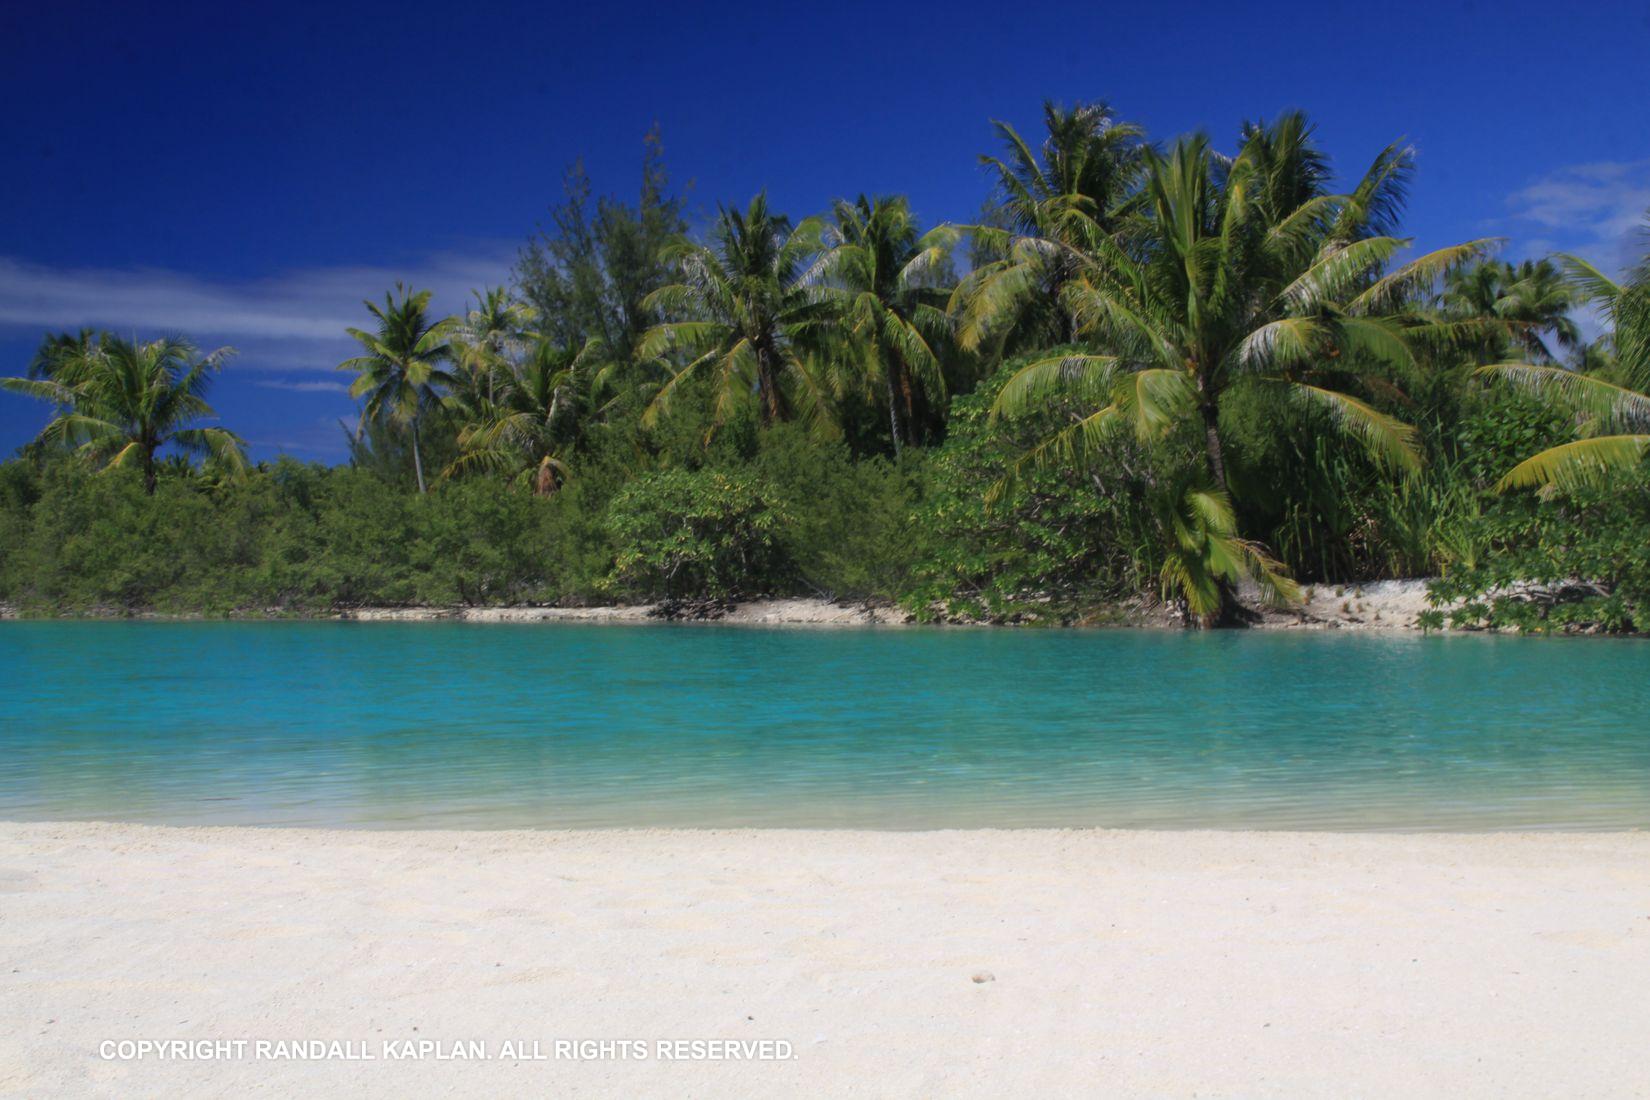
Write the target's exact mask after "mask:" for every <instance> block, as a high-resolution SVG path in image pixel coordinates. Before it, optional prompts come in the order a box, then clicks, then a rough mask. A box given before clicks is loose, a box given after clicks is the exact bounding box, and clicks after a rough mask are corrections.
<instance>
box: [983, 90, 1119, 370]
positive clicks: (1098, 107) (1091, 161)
mask: <svg viewBox="0 0 1650 1100" xmlns="http://www.w3.org/2000/svg"><path fill="white" fill-rule="evenodd" d="M992 125H993V127H994V128H995V129H996V131H997V135H998V137H999V138H1000V139H1001V141H1002V143H1003V147H1004V155H1003V156H1002V157H993V156H982V157H981V158H980V163H981V164H983V165H985V167H986V168H987V169H988V170H989V171H990V173H991V175H992V177H993V192H994V198H993V208H992V213H993V216H994V220H996V221H997V222H999V223H1001V224H999V225H977V226H974V227H972V231H973V235H974V240H975V248H976V250H977V252H978V253H979V254H980V257H979V259H980V262H977V263H976V264H975V265H974V268H973V270H972V271H971V272H970V273H969V275H968V277H967V278H965V279H964V280H963V281H962V282H961V283H959V284H958V285H957V288H956V293H955V296H954V298H953V309H954V310H955V311H956V312H957V314H958V315H959V317H960V318H961V326H960V336H961V340H962V343H963V346H964V347H966V348H968V349H969V350H974V349H976V348H978V347H980V346H981V345H982V344H983V343H986V342H987V341H990V340H992V339H994V338H995V339H996V340H998V341H1001V340H1003V339H1006V338H1007V337H1008V335H1009V334H1010V331H1011V330H1012V329H1014V328H1019V329H1021V330H1023V331H1024V332H1025V333H1026V336H1027V339H1029V340H1032V341H1036V340H1039V339H1040V340H1043V341H1044V342H1045V344H1046V343H1062V342H1065V341H1068V340H1069V339H1070V338H1071V335H1072V330H1071V327H1070V317H1069V314H1067V313H1066V312H1065V311H1064V310H1063V309H1061V308H1060V295H1061V293H1062V291H1063V289H1064V287H1065V285H1066V284H1067V283H1068V282H1069V281H1070V280H1071V279H1072V278H1074V277H1075V275H1076V270H1077V264H1076V262H1075V261H1074V259H1073V257H1072V253H1073V252H1074V251H1077V252H1081V251H1083V250H1086V249H1088V248H1090V247H1092V246H1093V245H1094V244H1095V242H1096V241H1098V240H1099V239H1101V238H1103V237H1106V236H1108V235H1110V234H1112V233H1115V232H1117V231H1118V229H1119V228H1120V227H1121V226H1122V224H1123V223H1124V221H1125V220H1126V218H1127V216H1128V215H1129V213H1130V212H1131V211H1132V210H1133V209H1134V208H1135V206H1136V203H1137V200H1138V185H1139V182H1140V178H1141V173H1142V170H1143V168H1144V166H1145V154H1146V152H1147V148H1148V147H1147V145H1146V144H1145V139H1144V131H1143V130H1142V129H1141V128H1140V127H1138V126H1136V125H1134V124H1133V123H1129V122H1122V121H1119V120H1118V119H1117V118H1116V117H1115V116H1114V115H1113V114H1112V112H1111V109H1110V108H1109V107H1108V106H1107V105H1106V104H1104V103H1093V104H1079V105H1078V106H1076V107H1073V108H1071V109H1069V110H1067V109H1065V108H1062V107H1060V106H1058V105H1056V104H1054V103H1052V102H1046V103H1044V104H1043V125H1044V127H1045V129H1046V131H1047V136H1046V137H1045V138H1044V140H1043V143H1042V147H1041V149H1040V150H1038V151H1034V150H1033V149H1032V147H1031V146H1030V144H1028V143H1027V142H1026V140H1025V139H1024V138H1023V137H1021V136H1020V134H1019V132H1018V131H1016V130H1015V129H1014V127H1012V126H1010V125H1009V124H1008V123H1006V122H994V123H992Z"/></svg>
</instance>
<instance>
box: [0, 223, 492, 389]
mask: <svg viewBox="0 0 1650 1100" xmlns="http://www.w3.org/2000/svg"><path fill="white" fill-rule="evenodd" d="M513 258H514V253H513V251H512V250H511V249H510V248H509V247H505V246H500V247H494V248H489V249H485V250H482V251H479V252H477V253H475V254H469V255H466V254H461V253H442V254H436V255H432V256H429V257H427V258H426V259H424V260H422V261H420V262H418V263H413V264H407V265H404V266H401V267H393V266H390V265H360V266H351V267H327V268H313V269H308V270H299V271H291V272H286V273H282V274H279V275H274V276H269V277H265V278H259V279H251V280H241V281H235V280H216V279H207V278H202V277H200V276H197V275H191V274H188V273H185V272H177V271H168V270H162V269H143V268H132V269H113V268H60V267H53V266H49V265H45V264H37V263H31V262H28V261H24V260H18V259H12V258H7V257H0V330H21V331H24V332H28V333H39V332H44V331H46V330H56V329H77V328H81V327H104V328H112V329H115V330H116V331H127V330H130V331H133V332H136V333H138V334H140V335H145V334H156V333H184V334H187V335H188V336H190V337H191V338H193V339H194V340H196V341H197V342H198V343H200V344H202V345H207V346H211V345H216V344H220V343H227V344H232V345H234V346H235V347H237V348H239V349H240V350H241V353H242V354H241V355H240V356H238V357H237V359H236V360H235V361H234V362H235V363H236V364H238V365H240V366H245V367H261V368H275V369H283V370H331V369H332V368H333V367H334V366H335V365H336V364H337V363H338V362H339V360H340V359H342V358H344V357H345V356H347V355H348V354H349V348H350V347H351V346H352V343H351V341H350V339H349V336H348V335H347V334H346V333H345V332H344V329H345V327H346V326H349V325H356V326H361V325H363V324H364V323H365V321H367V320H369V318H368V317H367V315H366V311H365V310H364V309H362V308H361V302H362V300H363V299H365V298H372V299H375V300H376V299H380V298H382V297H383V295H384V293H385V291H387V290H388V289H389V288H390V287H392V286H393V285H394V284H395V283H396V282H397V281H398V280H399V281H401V282H405V283H408V284H409V285H411V286H414V287H417V288H420V289H425V288H427V289H430V290H433V291H434V292H435V300H434V303H433V305H434V308H435V309H436V310H437V311H438V312H440V313H447V312H453V311H457V310H460V309H462V308H464V304H465V302H466V300H467V299H468V297H469V293H470V291H471V289H473V288H478V287H484V286H497V285H499V284H501V283H504V282H506V281H507V280H508V277H509V270H510V264H511V262H512V260H513Z"/></svg>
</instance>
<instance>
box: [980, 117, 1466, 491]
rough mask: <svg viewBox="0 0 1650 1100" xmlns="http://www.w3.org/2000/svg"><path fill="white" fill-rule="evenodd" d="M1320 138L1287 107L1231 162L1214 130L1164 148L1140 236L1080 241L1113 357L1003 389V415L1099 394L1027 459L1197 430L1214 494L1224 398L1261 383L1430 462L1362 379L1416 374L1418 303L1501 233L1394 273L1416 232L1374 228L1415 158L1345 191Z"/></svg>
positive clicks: (1152, 166)
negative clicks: (1323, 162)
mask: <svg viewBox="0 0 1650 1100" xmlns="http://www.w3.org/2000/svg"><path fill="white" fill-rule="evenodd" d="M1310 133H1311V131H1310V127H1307V126H1305V125H1304V123H1303V122H1302V121H1301V120H1299V119H1298V117H1296V116H1285V119H1284V120H1282V121H1280V123H1278V124H1274V125H1273V126H1271V127H1266V128H1259V127H1251V128H1249V129H1248V130H1247V131H1246V140H1245V142H1244V144H1243V147H1242V149H1241V151H1240V152H1239V154H1238V156H1237V157H1236V158H1234V159H1233V160H1231V161H1230V162H1226V161H1223V160H1222V159H1221V158H1219V157H1217V156H1216V155H1215V154H1214V153H1213V151H1212V150H1211V149H1210V148H1209V144H1208V141H1207V139H1206V138H1203V137H1202V136H1197V137H1192V138H1188V139H1185V140H1183V141H1181V142H1180V143H1179V144H1178V145H1177V146H1176V147H1175V148H1174V149H1173V150H1172V151H1171V152H1170V153H1169V154H1168V155H1166V156H1164V155H1159V154H1156V153H1148V154H1147V172H1146V178H1145V182H1144V185H1143V188H1142V203H1143V207H1144V209H1143V211H1142V217H1143V222H1142V224H1141V225H1140V226H1139V228H1138V229H1136V230H1133V231H1131V235H1132V237H1133V239H1132V240H1130V241H1126V242H1125V241H1118V240H1113V239H1110V238H1101V239H1099V240H1097V241H1096V242H1095V244H1094V245H1093V246H1092V247H1091V248H1090V249H1088V250H1086V251H1080V250H1077V249H1067V250H1066V254H1067V255H1068V256H1070V257H1072V258H1073V259H1074V260H1075V261H1076V265H1077V266H1076V270H1077V275H1076V277H1075V278H1074V279H1073V280H1072V281H1071V282H1070V283H1068V284H1067V287H1066V290H1065V292H1064V294H1063V300H1064V302H1065V304H1066V307H1067V308H1068V309H1069V310H1070V312H1071V314H1072V316H1073V318H1074V321H1075V324H1076V328H1077V330H1078V332H1079V334H1080V335H1082V336H1083V337H1085V338H1087V339H1089V340H1091V341H1092V342H1093V343H1094V344H1095V345H1096V346H1097V347H1098V348H1099V349H1100V353H1097V354H1087V353H1074V354H1067V355H1062V356H1056V357H1051V358H1045V359H1042V360H1039V361H1036V362H1033V363H1031V364H1030V365H1028V366H1026V367H1025V368H1024V369H1022V370H1020V371H1019V372H1017V373H1016V374H1015V375H1014V377H1013V378H1011V379H1010V380H1009V381H1008V382H1007V384H1006V385H1005V386H1004V387H1003V389H1002V390H1001V391H1000V393H999V394H998V397H997V399H996V403H995V406H994V410H993V412H994V414H995V415H1005V414H1006V415H1012V414H1017V413H1021V412H1024V411H1027V410H1029V409H1031V408H1033V407H1035V406H1038V405H1040V404H1041V403H1042V401H1043V400H1044V399H1045V398H1046V397H1047V396H1048V395H1050V394H1051V393H1052V392H1054V391H1057V390H1058V391H1066V392H1074V393H1076V394H1078V395H1080V396H1082V397H1083V398H1085V399H1087V400H1089V401H1090V402H1091V407H1092V411H1090V412H1088V413H1087V414H1086V415H1083V416H1081V417H1080V418H1079V419H1078V420H1077V421H1076V422H1075V423H1072V424H1070V425H1069V426H1067V427H1064V428H1062V429H1061V430H1059V431H1058V432H1056V433H1054V434H1053V435H1051V436H1050V437H1048V438H1047V439H1045V440H1044V441H1043V442H1042V443H1041V444H1039V446H1038V447H1037V448H1035V449H1034V450H1033V451H1032V452H1031V453H1030V454H1029V455H1027V456H1026V457H1025V459H1024V460H1023V461H1026V462H1033V463H1045V462H1055V461H1068V462H1069V461H1075V462H1079V463H1081V462H1082V461H1083V460H1084V459H1085V458H1086V457H1087V456H1088V455H1089V454H1090V452H1091V451H1092V450H1093V449H1094V445H1096V444H1098V443H1099V442H1100V441H1101V440H1102V439H1103V438H1104V437H1105V436H1106V435H1107V434H1108V433H1109V432H1111V431H1113V430H1115V429H1117V428H1120V427H1124V426H1128V427H1131V428H1132V429H1133V430H1134V432H1135V433H1136V435H1137V436H1138V437H1139V438H1140V439H1141V440H1143V441H1147V442H1151V441H1157V440H1162V439H1164V438H1165V437H1168V436H1170V435H1173V434H1175V433H1176V432H1179V431H1185V432H1186V434H1188V435H1195V436H1197V437H1198V438H1199V440H1200V442H1201V444H1202V446H1201V449H1202V450H1203V452H1204V465H1205V472H1206V475H1207V478H1208V483H1209V487H1210V488H1211V489H1212V490H1214V491H1216V492H1218V493H1225V492H1226V491H1227V463H1226V457H1225V450H1224V445H1223V443H1222V440H1221V429H1220V412H1221V404H1222V400H1223V398H1224V397H1225V396H1226V394H1227V393H1228V392H1230V391H1231V390H1232V388H1233V387H1235V386H1238V385H1244V386H1254V387H1261V388H1262V389H1263V390H1264V391H1267V392H1270V393H1271V394H1273V395H1274V397H1275V399H1276V400H1279V401H1285V402H1291V403H1294V404H1297V405H1299V406H1302V407H1306V408H1312V409H1318V410H1322V411H1323V412H1325V413H1327V414H1328V415H1329V417H1330V419H1331V421H1332V423H1334V424H1335V425H1336V426H1337V427H1338V428H1339V429H1340V430H1342V431H1344V432H1346V433H1348V434H1350V435H1351V436H1352V437H1354V438H1355V439H1356V440H1357V441H1358V442H1359V443H1361V444H1362V445H1363V446H1364V447H1365V448H1366V449H1367V450H1368V451H1370V452H1371V453H1372V454H1373V455H1374V457H1375V458H1376V459H1377V460H1378V461H1380V462H1382V463H1383V464H1385V465H1387V466H1389V467H1394V468H1398V469H1401V470H1413V469H1415V468H1417V467H1418V465H1419V463H1420V453H1419V451H1418V449H1417V446H1416V441H1415V433H1414V430H1413V429H1411V428H1410V427H1408V426H1407V425H1405V424H1403V423H1401V422H1400V421H1398V420H1396V419H1394V418H1393V417H1391V416H1389V415H1387V414H1385V413H1382V412H1380V411H1379V410H1378V409H1376V408H1375V407H1374V406H1372V405H1371V404H1369V403H1368V402H1367V401H1366V400H1364V399H1361V398H1359V397H1356V396H1354V395H1352V394H1350V393H1347V392H1345V389H1346V387H1347V386H1348V385H1356V384H1358V383H1359V382H1360V381H1361V380H1362V379H1364V378H1366V377H1370V376H1382V375H1395V376H1397V377H1399V378H1402V377H1404V376H1406V375H1408V374H1410V373H1412V372H1413V371H1414V370H1415V358H1414V354H1413V352H1412V350H1411V347H1410V343H1409V337H1410V335H1411V332H1410V329H1411V328H1412V327H1413V326H1416V325H1418V324H1419V323H1420V322H1418V321H1416V320H1415V319H1414V318H1413V317H1411V316H1409V315H1407V314H1405V315H1400V310H1402V309H1403V307H1404V306H1405V304H1406V302H1407V300H1408V299H1409V298H1411V297H1412V296H1413V295H1414V294H1415V292H1416V290H1417V288H1420V287H1425V286H1430V285H1431V284H1432V283H1433V282H1434V281H1435V280H1436V279H1437V278H1438V277H1439V276H1440V275H1441V274H1442V273H1443V272H1445V271H1447V270H1449V269H1451V268H1453V267H1454V266H1456V265H1458V264H1460V263H1462V262H1465V261H1467V260H1471V259H1473V258H1475V257H1477V256H1479V255H1481V254H1482V253H1483V252H1484V251H1485V249H1486V247H1487V245H1488V242H1482V241H1479V242H1471V243H1468V244H1463V245H1457V246H1455V247H1453V248H1447V249H1442V250H1439V251H1437V252H1433V253H1429V254H1427V255H1425V256H1422V257H1420V258H1419V259H1416V260H1414V261H1412V262H1410V263H1409V264H1407V265H1405V266H1403V267H1401V268H1399V269H1397V270H1396V271H1392V272H1391V273H1388V274H1384V275H1383V274H1382V271H1383V270H1384V269H1385V267H1386V265H1387V263H1388V261H1389V260H1390V259H1391V258H1392V257H1393V255H1394V254H1395V253H1396V252H1397V251H1398V250H1399V249H1400V248H1401V247H1403V246H1404V245H1405V244H1406V243H1407V242H1405V241H1403V240H1401V239H1399V238H1397V237H1393V236H1390V235H1387V234H1384V233H1375V232H1372V230H1373V229H1374V228H1376V227H1377V226H1379V225H1380V224H1381V223H1382V222H1383V221H1384V220H1385V218H1386V214H1387V211H1389V210H1390V208H1391V207H1392V206H1393V205H1394V204H1395V201H1396V200H1395V198H1394V192H1395V191H1397V190H1399V189H1401V186H1402V182H1403V179H1404V171H1403V165H1404V162H1405V158H1404V156H1403V155H1402V154H1401V152H1398V151H1395V150H1393V149H1390V148H1389V149H1388V150H1386V151H1383V153H1382V154H1381V156H1379V157H1378V158H1377V159H1376V161H1375V163H1374V164H1373V165H1371V167H1370V169H1369V171H1368V172H1367V173H1366V174H1365V176H1364V178H1363V180H1362V181H1361V182H1360V183H1359V185H1358V187H1356V188H1355V189H1353V191H1351V192H1349V193H1348V194H1345V195H1331V194H1327V193H1323V192H1322V191H1321V177H1320V178H1319V179H1318V180H1316V181H1315V180H1314V179H1313V176H1314V175H1315V172H1314V171H1313V170H1312V169H1311V165H1310V161H1311V160H1312V159H1313V158H1315V157H1316V155H1317V154H1316V151H1315V149H1314V148H1313V147H1312V145H1311V142H1310ZM1291 161H1293V162H1295V163H1293V164H1291V163H1290V162H1291ZM1301 162H1308V163H1304V164H1303V163H1301Z"/></svg>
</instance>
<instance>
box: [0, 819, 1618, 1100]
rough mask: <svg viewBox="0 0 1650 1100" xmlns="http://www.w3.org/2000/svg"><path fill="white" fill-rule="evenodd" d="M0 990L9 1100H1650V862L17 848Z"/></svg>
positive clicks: (382, 837)
mask: <svg viewBox="0 0 1650 1100" xmlns="http://www.w3.org/2000/svg"><path fill="white" fill-rule="evenodd" d="M0 955H3V960H4V965H3V967H0V981H3V986H0V989H3V993H0V1092H6V1093H10V1094H15V1095H23V1096H82V1095H107V1096H115V1095H120V1096H128V1095H147V1096H187V1095H205V1096H243V1095H262V1096H281V1095H305V1096H314V1095H352V1096H381V1097H417V1096H437V1095H439V1096H460V1097H466V1096H476V1097H491V1096H504V1095H572V1096H610V1095H612V1096H655V1095H659V1096H665V1095H669V1096H681V1095H696V1096H751V1097H772V1096H782V1095H798V1094H801V1095H826V1096H849V1095H852V1096H951V1095H972V1096H992V1097H1002V1096H1034V1095H1106V1096H1130V1095H1175V1096H1191V1095H1205V1096H1206V1095H1245V1096H1265V1095H1288V1096H1380V1097H1388V1096H1405V1097H1413V1096H1446V1095H1447V1096H1450V1097H1452V1098H1459V1097H1464V1096H1508V1095H1517V1096H1555V1095H1564V1096H1643V1095H1647V1094H1650V1053H1647V1050H1650V1042H1647V1040H1650V834H1616V835H1602V834H1591V835H1590V834H1545V835H1477V836H1450V835H1422V836H1401V835H1381V836H1371V835H1345V834H1342V835H1335V834H1285V833H1271V834H1267V833H1150V832H1107V831H977V832H933V833H904V834H901V833H868V832H787V831H770V832H762V831H729V832H693V831H662V832H564V833H555V832H545V833H483V832H476V833H435V832H426V833H372V832H322V831H297V830H292V831H288V830H259V829H166V828H153V827H141V826H129V825H95V824H93V825H88V824H5V825H0ZM976 979H982V980H976ZM175 1038H181V1039H201V1038H210V1039H224V1040H233V1039H246V1040H248V1041H249V1046H248V1048H247V1050H248V1051H251V1050H253V1049H254V1048H253V1047H252V1046H251V1045H250V1043H252V1042H255V1041H256V1040H260V1039H262V1040H269V1041H273V1040H308V1039H321V1040H338V1041H340V1042H344V1041H349V1042H351V1043H353V1044H354V1046H353V1047H346V1048H342V1049H341V1051H340V1053H345V1054H347V1053H349V1052H350V1051H352V1050H353V1051H354V1052H356V1053H357V1054H360V1053H362V1052H371V1053H373V1054H375V1055H378V1057H377V1058H376V1059H375V1060H372V1061H345V1060H330V1061H290V1060H287V1061H276V1060H268V1059H265V1060H256V1059H254V1058H252V1057H245V1058H242V1059H240V1060H221V1061H179V1060H156V1059H154V1058H150V1059H146V1060H142V1061H122V1060H118V1059H113V1060H105V1059H103V1058H100V1056H99V1047H100V1044H101V1043H103V1042H104V1041H105V1040H110V1041H118V1040H124V1039H133V1040H136V1039H175ZM686 1038H732V1039H743V1040H754V1039H772V1040H783V1041H785V1042H788V1043H790V1044H792V1047H793V1050H792V1055H793V1056H792V1057H790V1058H789V1059H787V1060H782V1061H731V1060H721V1061H677V1060H662V1059H661V1058H659V1057H658V1056H657V1053H656V1049H657V1048H656V1047H655V1046H654V1044H655V1043H656V1041H657V1040H661V1039H666V1040H669V1039H686ZM421 1039H422V1040H433V1041H436V1042H438V1043H440V1044H443V1046H442V1047H439V1048H436V1049H429V1048H426V1054H425V1057H424V1058H422V1059H419V1060H414V1059H410V1058H407V1057H404V1056H403V1057H401V1058H395V1057H393V1055H396V1054H401V1055H405V1054H406V1053H407V1052H408V1051H410V1050H416V1049H417V1048H415V1047H412V1048H409V1047H404V1046H400V1045H399V1044H401V1043H402V1042H404V1041H407V1040H412V1041H414V1042H416V1041H418V1040H421ZM558 1039H627V1040H642V1041H644V1042H645V1043H646V1044H647V1047H646V1049H647V1050H648V1052H649V1057H647V1058H646V1059H645V1060H640V1059H634V1058H632V1059H629V1060H596V1059H590V1060H574V1059H570V1058H557V1057H556V1056H555V1055H556V1052H557V1048H556V1046H555V1042H556V1040H558ZM460 1040H474V1041H476V1042H478V1043H482V1044H485V1046H486V1049H487V1055H488V1057H487V1060H440V1061H438V1060H435V1057H434V1055H435V1054H436V1053H438V1052H440V1053H448V1054H450V1053H451V1050H452V1048H451V1044H453V1043H454V1042H455V1041H460ZM506 1040H511V1041H514V1042H517V1043H519V1044H521V1048H520V1049H523V1050H525V1052H526V1053H528V1054H531V1053H532V1047H531V1044H532V1042H534V1041H537V1042H538V1043H539V1053H541V1054H543V1055H544V1056H545V1057H544V1058H543V1059H542V1060H532V1059H530V1058H521V1057H517V1058H513V1059H501V1058H499V1057H498V1055H499V1052H500V1050H501V1048H502V1046H503V1043H504V1042H505V1041H506ZM386 1041H389V1042H390V1043H391V1044H392V1046H391V1047H389V1048H387V1049H386V1048H385V1047H384V1046H383V1044H384V1043H385V1042H386ZM112 1049H113V1052H115V1053H118V1048H112ZM272 1049H275V1048H272ZM470 1049H471V1050H474V1048H470ZM743 1049H753V1048H743ZM776 1049H779V1048H776ZM277 1052H278V1051H277Z"/></svg>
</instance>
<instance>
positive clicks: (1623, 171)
mask: <svg viewBox="0 0 1650 1100" xmlns="http://www.w3.org/2000/svg"><path fill="white" fill-rule="evenodd" d="M1647 209H1650V160H1634V161H1597V162H1595V163H1592V164H1575V165H1570V166H1569V167H1566V168H1560V169H1558V170H1557V171H1554V172H1550V173H1548V174H1547V175H1545V176H1543V177H1541V178H1540V179H1537V180H1536V181H1534V182H1533V183H1531V184H1529V185H1528V186H1525V187H1522V188H1520V189H1519V190H1517V191H1515V192H1513V194H1512V195H1510V196H1508V198H1507V210H1508V218H1509V220H1510V221H1511V222H1512V223H1513V225H1514V227H1515V228H1516V229H1518V230H1519V233H1518V236H1519V237H1520V238H1521V239H1522V243H1523V244H1524V247H1525V249H1526V250H1527V251H1529V252H1532V253H1538V252H1548V251H1553V250H1563V251H1567V252H1579V253H1581V254H1583V255H1585V256H1587V257H1588V258H1590V259H1592V260H1593V261H1594V262H1596V263H1599V264H1601V265H1604V266H1606V267H1611V268H1616V269H1620V268H1624V267H1627V266H1629V265H1631V264H1632V263H1633V262H1634V261H1635V260H1637V259H1638V258H1640V257H1642V256H1643V254H1644V250H1645V238H1644V225H1645V213H1646V210H1647Z"/></svg>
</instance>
